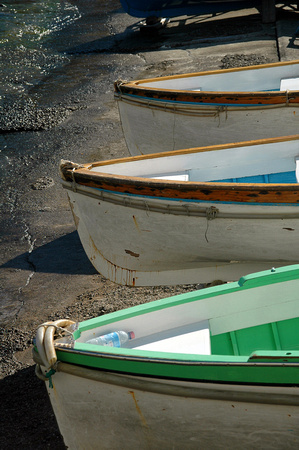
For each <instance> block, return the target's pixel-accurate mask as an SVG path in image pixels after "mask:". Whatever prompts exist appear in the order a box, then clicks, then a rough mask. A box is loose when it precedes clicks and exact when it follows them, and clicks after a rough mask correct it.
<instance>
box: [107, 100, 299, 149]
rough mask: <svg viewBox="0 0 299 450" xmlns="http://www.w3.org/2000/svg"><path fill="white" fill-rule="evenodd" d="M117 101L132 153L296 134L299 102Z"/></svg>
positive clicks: (298, 120) (298, 123)
mask: <svg viewBox="0 0 299 450" xmlns="http://www.w3.org/2000/svg"><path fill="white" fill-rule="evenodd" d="M116 98H117V99H118V107H119V113H120V117H121V123H122V128H123V132H124V136H125V140H126V143H127V146H128V149H129V152H130V154H131V155H133V156H135V155H140V154H150V153H158V152H163V151H171V150H180V149H183V148H193V147H199V146H206V145H216V144H225V143H232V142H240V141H246V140H252V139H263V138H272V137H278V136H287V135H292V134H296V133H298V131H299V107H298V106H297V105H289V106H286V105H282V106H261V107H251V106H250V107H236V106H234V107H231V106H227V107H222V106H219V105H218V106H202V105H200V104H196V105H194V106H193V105H192V106H190V105H187V104H185V105H184V104H179V103H178V102H176V104H174V103H171V102H167V103H165V102H163V101H154V100H150V101H145V100H139V99H136V100H135V99H132V97H131V98H130V97H128V96H126V95H123V94H122V95H121V96H119V97H116Z"/></svg>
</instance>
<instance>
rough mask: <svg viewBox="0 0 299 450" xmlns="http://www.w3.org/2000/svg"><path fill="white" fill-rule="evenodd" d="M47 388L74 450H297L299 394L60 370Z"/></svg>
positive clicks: (283, 389)
mask: <svg viewBox="0 0 299 450" xmlns="http://www.w3.org/2000/svg"><path fill="white" fill-rule="evenodd" d="M52 382H53V389H51V388H50V387H49V386H48V393H49V396H50V400H51V403H52V406H53V410H54V412H55V415H56V419H57V422H58V425H59V428H60V431H61V433H62V435H63V437H64V441H65V445H66V446H67V447H68V448H71V449H82V448H84V449H95V448H99V443H100V448H101V449H109V450H111V449H119V448H123V449H130V450H131V449H139V448H141V447H142V448H145V449H157V448H165V449H181V448H190V449H195V448H217V449H219V448H240V449H241V448H242V449H244V448H245V449H246V448H248V449H249V448H257V447H258V448H265V449H267V448H269V449H270V448H271V449H281V448H291V447H292V448H295V447H296V444H297V445H298V444H299V409H298V406H299V394H298V388H294V387H275V386H273V387H271V386H253V385H231V384H225V385H224V384H217V383H216V384H210V383H199V382H187V381H182V380H166V379H157V378H153V377H151V378H148V377H134V376H128V375H122V374H113V373H109V372H106V371H100V370H94V369H87V368H83V367H79V366H76V365H72V364H65V363H59V365H58V371H57V372H56V374H55V376H53V377H52ZM47 385H48V382H47Z"/></svg>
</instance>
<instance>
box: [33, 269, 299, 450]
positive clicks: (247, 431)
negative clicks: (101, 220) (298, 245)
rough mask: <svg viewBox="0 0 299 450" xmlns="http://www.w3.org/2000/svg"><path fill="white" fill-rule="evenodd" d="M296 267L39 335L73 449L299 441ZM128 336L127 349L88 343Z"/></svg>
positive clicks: (50, 326) (38, 354) (40, 371)
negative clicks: (121, 334)
mask: <svg viewBox="0 0 299 450" xmlns="http://www.w3.org/2000/svg"><path fill="white" fill-rule="evenodd" d="M298 292H299V265H292V266H285V267H282V268H278V269H274V268H273V269H271V270H267V271H263V272H258V273H255V274H250V275H247V276H244V277H242V278H241V279H240V280H239V281H238V282H232V283H227V284H222V285H220V286H214V287H209V288H205V289H201V290H197V291H193V292H189V293H186V294H181V295H177V296H174V297H171V298H167V299H163V300H158V301H153V302H150V303H147V304H144V305H139V306H135V307H132V308H128V309H125V310H122V311H117V312H114V313H111V314H107V315H103V316H101V317H97V318H94V319H91V320H87V321H84V322H80V323H71V322H70V321H69V320H58V321H57V322H53V323H52V322H47V323H45V324H42V325H41V326H40V327H39V328H38V331H37V336H36V346H35V348H34V351H33V354H34V360H35V361H36V363H37V370H36V373H37V375H38V376H39V377H41V378H42V379H44V380H45V381H46V384H47V387H48V392H49V396H50V400H51V402H52V406H53V409H54V412H55V415H56V418H57V422H58V425H59V427H60V431H61V433H62V435H63V437H64V441H65V444H66V446H68V447H69V448H71V449H83V448H84V449H95V448H101V449H119V448H122V449H130V450H132V449H137V448H138V449H139V448H142V449H158V448H163V449H182V448H184V449H185V448H187V449H189V448H190V449H193V448H194V449H195V448H196V449H198V448H217V449H218V448H234V449H235V448H242V449H249V448H263V449H264V448H271V449H273V448H277V449H278V448H279V449H281V448H290V447H294V446H296V445H298V444H299V294H298ZM120 330H122V331H125V332H127V333H128V332H130V331H133V332H134V335H135V337H134V338H133V339H131V340H128V341H127V342H126V343H125V344H124V345H123V346H121V347H110V346H104V345H94V344H91V343H87V341H89V340H90V339H92V338H94V337H97V336H101V335H106V334H107V333H112V332H115V331H120Z"/></svg>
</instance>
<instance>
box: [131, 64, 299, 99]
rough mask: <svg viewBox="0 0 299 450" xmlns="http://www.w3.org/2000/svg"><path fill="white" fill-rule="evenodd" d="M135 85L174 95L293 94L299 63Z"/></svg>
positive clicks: (145, 81) (187, 76)
mask: <svg viewBox="0 0 299 450" xmlns="http://www.w3.org/2000/svg"><path fill="white" fill-rule="evenodd" d="M136 84H137V86H140V87H143V88H149V89H150V88H155V89H173V90H175V91H180V90H183V91H207V92H215V91H219V92H228V91H230V92H238V91H240V92H258V91H287V90H290V91H294V90H299V63H294V64H291V65H278V66H266V67H262V66H256V67H254V68H250V67H249V68H241V69H237V70H236V69H234V70H230V69H229V70H223V71H217V72H207V73H206V74H205V73H204V72H202V73H197V74H196V73H194V74H187V75H178V76H173V77H161V78H160V79H159V78H155V79H150V80H141V81H137V83H136Z"/></svg>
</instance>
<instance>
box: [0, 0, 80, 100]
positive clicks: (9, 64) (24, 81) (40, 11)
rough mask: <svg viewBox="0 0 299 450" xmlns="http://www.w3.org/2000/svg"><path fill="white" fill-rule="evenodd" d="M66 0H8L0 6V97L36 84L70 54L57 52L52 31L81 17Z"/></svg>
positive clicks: (24, 90) (26, 89)
mask: <svg viewBox="0 0 299 450" xmlns="http://www.w3.org/2000/svg"><path fill="white" fill-rule="evenodd" d="M80 17H81V15H80V12H79V10H78V8H77V6H75V5H72V4H71V3H69V2H67V1H59V0H37V1H31V0H27V1H18V0H15V1H13V0H9V1H6V2H5V3H2V6H1V7H0V71H1V80H0V99H2V100H3V98H5V97H8V96H13V97H17V96H18V95H20V94H22V93H24V92H28V90H29V89H30V88H31V87H32V86H35V85H37V84H38V83H39V82H40V81H41V80H42V79H43V78H44V77H45V76H47V75H48V74H49V73H50V72H51V71H52V70H53V69H55V68H57V67H59V66H63V64H64V63H65V61H66V59H67V57H66V56H65V55H63V54H62V53H59V52H54V51H53V49H52V48H51V46H49V43H50V41H51V39H52V37H53V35H54V34H55V33H57V32H59V31H60V30H62V29H63V28H65V27H68V26H69V25H70V24H72V23H74V22H75V21H77V20H78V19H80Z"/></svg>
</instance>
